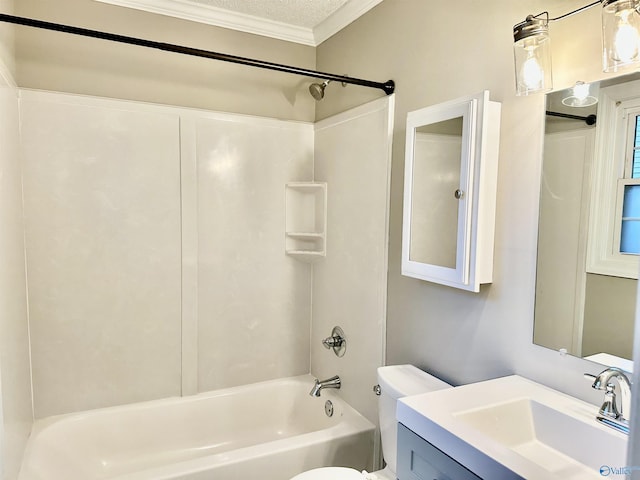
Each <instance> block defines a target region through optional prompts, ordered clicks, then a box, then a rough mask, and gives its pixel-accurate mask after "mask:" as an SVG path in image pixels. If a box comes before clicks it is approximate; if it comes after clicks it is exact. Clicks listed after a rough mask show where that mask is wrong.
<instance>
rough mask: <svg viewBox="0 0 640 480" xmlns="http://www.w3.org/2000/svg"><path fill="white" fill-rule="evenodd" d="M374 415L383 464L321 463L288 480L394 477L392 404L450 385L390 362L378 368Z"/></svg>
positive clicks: (395, 428)
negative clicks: (363, 467)
mask: <svg viewBox="0 0 640 480" xmlns="http://www.w3.org/2000/svg"><path fill="white" fill-rule="evenodd" d="M378 384H379V385H380V390H381V392H380V396H379V397H378V417H379V419H380V435H381V436H382V454H383V457H384V460H385V462H386V464H387V466H386V467H385V468H384V469H382V470H378V471H377V472H372V473H365V474H363V472H359V471H358V470H355V469H353V468H346V467H324V468H315V469H313V470H308V471H306V472H303V473H301V474H299V475H296V476H295V477H293V478H292V479H291V480H396V478H397V477H396V455H397V452H396V449H397V447H398V426H397V420H396V404H397V401H398V399H399V398H402V397H406V396H407V395H417V394H419V393H427V392H434V391H436V390H443V389H445V388H451V385H449V384H448V383H445V382H443V381H442V380H440V379H438V378H436V377H434V376H432V375H429V374H428V373H425V372H423V371H422V370H420V369H419V368H416V367H414V366H413V365H391V366H387V367H380V368H378Z"/></svg>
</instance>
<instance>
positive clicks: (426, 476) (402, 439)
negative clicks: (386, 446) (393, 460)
mask: <svg viewBox="0 0 640 480" xmlns="http://www.w3.org/2000/svg"><path fill="white" fill-rule="evenodd" d="M397 461H398V472H397V473H398V480H482V479H481V478H480V477H478V476H477V475H476V474H474V473H473V472H471V471H470V470H468V469H467V468H465V467H464V466H463V465H461V464H459V463H458V462H456V461H455V460H454V459H452V458H451V457H449V456H448V455H446V454H444V453H442V452H441V451H440V450H438V449H437V448H436V447H434V446H433V445H431V444H430V443H429V442H427V441H426V440H424V439H423V438H422V437H420V436H418V435H416V434H415V433H413V432H412V431H411V430H409V429H408V428H407V427H405V426H404V425H402V424H401V423H399V424H398V460H397Z"/></svg>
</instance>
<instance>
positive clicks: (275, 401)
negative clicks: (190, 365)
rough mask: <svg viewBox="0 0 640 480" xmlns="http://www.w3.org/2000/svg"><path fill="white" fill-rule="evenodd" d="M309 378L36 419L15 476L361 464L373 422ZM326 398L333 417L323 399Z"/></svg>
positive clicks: (244, 471)
mask: <svg viewBox="0 0 640 480" xmlns="http://www.w3.org/2000/svg"><path fill="white" fill-rule="evenodd" d="M312 386H313V378H312V377H311V376H310V375H303V376H300V377H292V378H285V379H280V380H274V381H269V382H262V383H256V384H252V385H245V386H241V387H234V388H228V389H221V390H215V391H212V392H207V393H203V394H199V395H194V396H190V397H181V398H168V399H163V400H155V401H150V402H143V403H136V404H131V405H124V406H119V407H111V408H105V409H100V410H92V411H88V412H81V413H77V414H70V415H63V416H57V417H51V418H47V419H43V420H39V421H37V422H36V424H35V425H34V429H33V432H32V434H31V437H30V439H29V442H28V445H27V449H26V451H25V456H24V459H23V463H22V469H21V472H20V477H19V480H99V479H117V480H166V479H172V480H173V479H180V480H238V479H243V480H245V479H246V480H251V479H256V480H288V479H290V478H291V477H292V476H294V475H296V474H298V473H300V472H302V471H304V470H308V469H311V468H316V467H320V466H344V465H349V466H353V467H354V468H358V469H370V468H371V464H372V459H373V449H374V447H373V445H374V425H373V424H371V422H369V421H368V420H367V419H365V418H364V417H363V416H362V415H360V414H359V413H358V412H356V411H355V410H354V409H353V408H351V407H350V406H349V405H348V404H346V403H345V402H343V401H342V400H340V398H339V397H338V396H337V395H336V392H335V391H334V390H323V391H322V396H321V397H320V398H314V397H310V396H309V395H308V393H309V390H310V389H311V387H312ZM327 400H331V402H332V403H333V415H332V416H331V417H328V416H327V415H326V413H325V402H326V401H327Z"/></svg>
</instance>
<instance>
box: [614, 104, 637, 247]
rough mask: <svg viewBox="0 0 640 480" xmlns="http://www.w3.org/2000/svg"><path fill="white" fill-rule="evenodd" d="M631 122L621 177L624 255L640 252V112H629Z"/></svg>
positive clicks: (619, 208) (619, 206)
mask: <svg viewBox="0 0 640 480" xmlns="http://www.w3.org/2000/svg"><path fill="white" fill-rule="evenodd" d="M628 122H629V129H628V136H627V139H626V140H627V144H628V145H629V147H628V149H627V155H626V156H625V158H626V161H625V165H624V172H623V175H624V176H623V177H622V178H621V179H619V180H618V202H617V215H616V219H617V221H616V224H618V223H619V225H620V237H619V238H620V243H619V249H618V250H619V252H620V253H621V254H623V255H640V112H635V111H634V112H629V115H628ZM616 238H618V237H617V236H616Z"/></svg>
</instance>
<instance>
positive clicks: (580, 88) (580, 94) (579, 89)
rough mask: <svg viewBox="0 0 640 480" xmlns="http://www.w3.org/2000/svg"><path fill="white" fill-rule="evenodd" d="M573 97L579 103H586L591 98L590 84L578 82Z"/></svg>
mask: <svg viewBox="0 0 640 480" xmlns="http://www.w3.org/2000/svg"><path fill="white" fill-rule="evenodd" d="M573 96H574V97H576V98H577V99H578V100H579V101H584V100H585V99H586V98H587V97H588V96H589V84H587V83H584V82H577V83H576V84H575V85H574V87H573Z"/></svg>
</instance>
